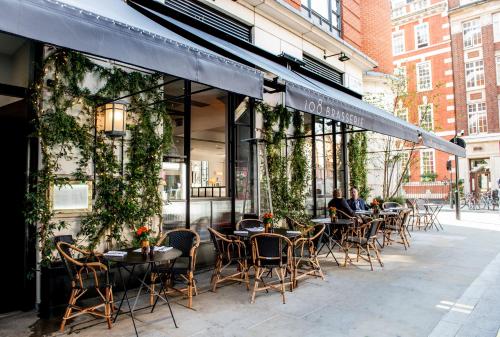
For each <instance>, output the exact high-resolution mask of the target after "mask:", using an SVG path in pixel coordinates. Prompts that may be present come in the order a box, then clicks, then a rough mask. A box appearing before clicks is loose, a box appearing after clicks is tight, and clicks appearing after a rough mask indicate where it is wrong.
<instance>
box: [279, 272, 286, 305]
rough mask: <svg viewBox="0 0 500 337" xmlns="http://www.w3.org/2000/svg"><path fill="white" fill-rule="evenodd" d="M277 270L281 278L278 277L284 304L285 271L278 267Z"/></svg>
mask: <svg viewBox="0 0 500 337" xmlns="http://www.w3.org/2000/svg"><path fill="white" fill-rule="evenodd" d="M285 268H286V267H285ZM279 272H280V274H281V279H280V283H281V297H282V298H283V304H285V272H284V270H283V268H279Z"/></svg>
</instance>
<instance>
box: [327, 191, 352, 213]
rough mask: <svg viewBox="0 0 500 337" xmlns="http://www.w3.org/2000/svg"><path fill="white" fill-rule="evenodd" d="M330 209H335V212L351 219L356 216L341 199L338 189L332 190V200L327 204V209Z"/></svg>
mask: <svg viewBox="0 0 500 337" xmlns="http://www.w3.org/2000/svg"><path fill="white" fill-rule="evenodd" d="M330 207H335V208H336V209H337V210H340V211H342V212H344V213H345V214H347V215H349V216H351V217H354V216H356V213H354V211H353V210H352V209H351V207H349V204H348V203H347V201H346V200H345V199H344V198H343V197H342V193H341V191H340V189H338V188H336V189H334V190H333V199H332V200H330V202H328V208H330Z"/></svg>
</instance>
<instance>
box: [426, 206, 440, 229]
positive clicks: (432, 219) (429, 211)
mask: <svg viewBox="0 0 500 337" xmlns="http://www.w3.org/2000/svg"><path fill="white" fill-rule="evenodd" d="M424 207H425V212H426V215H428V216H429V221H428V222H427V225H426V226H425V228H424V230H427V228H431V229H432V226H434V227H436V229H437V230H438V231H439V227H441V229H442V230H444V228H443V225H441V223H440V222H439V220H438V218H437V216H438V215H439V212H440V211H441V209H442V208H443V205H441V204H430V203H429V204H424ZM438 226H439V227H438Z"/></svg>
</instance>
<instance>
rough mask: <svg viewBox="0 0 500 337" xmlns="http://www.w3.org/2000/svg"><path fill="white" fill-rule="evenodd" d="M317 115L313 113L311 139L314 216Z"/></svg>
mask: <svg viewBox="0 0 500 337" xmlns="http://www.w3.org/2000/svg"><path fill="white" fill-rule="evenodd" d="M315 122H316V116H314V115H311V135H312V138H311V141H312V144H311V145H312V160H311V173H312V174H311V178H312V198H313V217H317V211H316V208H317V205H316V128H315V126H316V125H315Z"/></svg>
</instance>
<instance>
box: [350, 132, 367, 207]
mask: <svg viewBox="0 0 500 337" xmlns="http://www.w3.org/2000/svg"><path fill="white" fill-rule="evenodd" d="M367 145H368V144H367V138H366V133H365V132H356V133H354V134H351V137H350V139H349V142H348V143H347V148H348V151H349V178H350V182H351V186H352V187H355V188H356V189H357V190H358V191H359V195H360V197H361V198H363V199H365V200H366V198H367V197H368V195H369V194H370V189H369V187H368V182H367V178H366V177H367V161H366V147H367Z"/></svg>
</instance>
